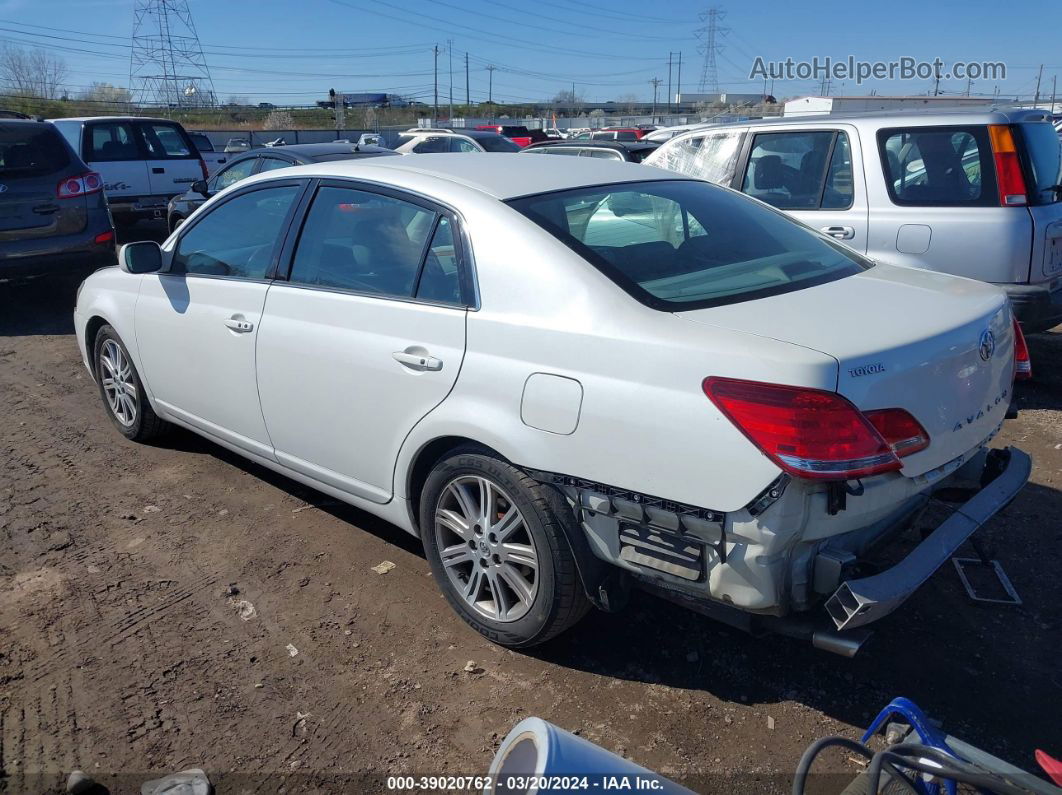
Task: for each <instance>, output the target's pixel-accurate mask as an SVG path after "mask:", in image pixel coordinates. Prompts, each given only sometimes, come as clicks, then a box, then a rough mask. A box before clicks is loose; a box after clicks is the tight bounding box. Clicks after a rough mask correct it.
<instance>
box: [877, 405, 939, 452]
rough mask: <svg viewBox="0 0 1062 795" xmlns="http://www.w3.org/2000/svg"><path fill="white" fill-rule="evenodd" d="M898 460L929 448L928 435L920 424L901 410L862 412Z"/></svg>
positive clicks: (908, 413)
mask: <svg viewBox="0 0 1062 795" xmlns="http://www.w3.org/2000/svg"><path fill="white" fill-rule="evenodd" d="M864 416H865V417H866V418H867V419H868V420H870V424H871V425H873V426H874V428H875V430H877V432H878V433H880V434H881V438H882V439H884V440H885V443H886V444H888V445H889V447H890V448H891V449H892V451H893V452H894V453H896V456H897V457H898V458H903V457H904V456H905V455H911V454H912V453H917V452H919V451H920V450H925V449H926V448H927V447H929V434H928V433H926V429H925V428H923V427H922V424H921V423H920V422H919V421H918V420H916V419H915V418H914V417H912V416H911V414H910V412H908V411H904V410H903V409H877V410H875V411H867V412H864Z"/></svg>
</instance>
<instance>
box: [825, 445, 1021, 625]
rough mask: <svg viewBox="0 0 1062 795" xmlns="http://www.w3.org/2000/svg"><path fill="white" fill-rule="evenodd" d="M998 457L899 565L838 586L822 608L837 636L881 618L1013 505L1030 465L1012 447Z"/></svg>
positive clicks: (1019, 451) (1000, 452)
mask: <svg viewBox="0 0 1062 795" xmlns="http://www.w3.org/2000/svg"><path fill="white" fill-rule="evenodd" d="M994 453H998V454H999V456H1001V461H1000V463H1001V464H1002V467H1001V470H1000V472H999V474H998V475H997V476H996V477H995V478H994V479H993V480H991V481H990V482H989V483H988V484H987V485H985V486H984V487H983V488H982V489H981V490H980V491H978V492H977V493H976V494H975V495H974V496H973V497H971V498H970V499H969V500H968V501H966V502H965V503H963V504H962V505H960V506H959V507H958V508H957V509H956V510H955V512H954V513H953V514H952V515H951V516H949V517H948V518H947V519H946V520H944V522H942V523H941V524H940V525H939V526H938V527H937V528H936V529H935V530H934V531H933V532H932V533H930V534H929V536H928V537H927V538H926V539H925V540H924V541H923V542H922V543H921V544H919V545H918V546H917V547H915V549H914V551H912V552H911V554H909V555H908V556H907V557H906V558H904V559H903V561H901V562H900V563H898V564H896V565H895V566H893V567H892V568H889V569H886V570H885V571H883V572H880V573H879V574H875V575H872V576H870V577H862V578H860V579H854V580H846V581H845V582H842V583H841V585H840V586H839V587H838V588H837V590H836V591H835V592H834V593H833V595H832V596H831V597H830V598H829V599H827V600H826V604H825V608H826V611H827V612H828V613H829V615H830V618H832V619H833V623H834V624H835V625H836V627H837V629H838V630H850V629H855V628H856V627H862V626H865V625H866V624H870V623H872V622H874V621H877V620H879V619H881V618H884V617H885V616H887V615H888V614H889V613H891V612H892V611H893V610H895V609H896V608H897V607H899V606H900V605H901V604H903V602H904V601H905V600H906V599H907V598H908V597H909V596H910V595H911V594H913V593H914V592H915V591H916V590H917V589H918V588H919V587H920V586H921V585H922V584H923V583H924V582H925V581H926V580H928V579H929V577H930V576H932V574H933V572H935V571H936V570H937V569H938V568H940V567H941V566H942V565H943V564H944V563H945V562H946V561H947V560H948V558H950V557H951V556H952V554H953V553H954V552H955V550H956V549H957V548H958V547H959V546H960V545H961V544H962V543H963V542H964V541H966V539H968V538H969V537H970V536H971V535H972V534H973V533H974V531H976V530H977V529H978V528H979V527H981V525H983V524H984V523H985V522H987V521H988V520H989V519H991V518H992V516H994V515H995V514H996V513H997V512H998V511H1000V510H1001V509H1003V508H1004V507H1006V505H1007V504H1008V503H1009V502H1010V501H1011V500H1013V499H1014V497H1015V496H1016V495H1017V494H1018V492H1019V491H1021V489H1022V488H1023V487H1024V486H1025V484H1026V483H1027V482H1028V480H1029V475H1030V473H1031V472H1032V459H1030V458H1029V456H1028V455H1026V454H1025V453H1023V452H1022V451H1021V450H1018V449H1016V448H1013V447H1008V448H1006V449H1005V450H1000V451H994Z"/></svg>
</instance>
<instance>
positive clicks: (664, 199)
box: [509, 180, 870, 312]
mask: <svg viewBox="0 0 1062 795" xmlns="http://www.w3.org/2000/svg"><path fill="white" fill-rule="evenodd" d="M509 204H510V205H511V206H512V207H513V208H515V209H516V210H518V211H519V212H521V213H522V214H524V215H525V216H527V217H528V218H529V219H531V220H532V221H534V222H535V223H536V224H538V225H539V226H541V227H542V228H543V229H545V230H546V231H548V232H550V233H551V234H552V235H553V236H555V237H556V238H557V239H558V240H560V241H561V242H563V243H564V244H565V245H567V246H568V247H569V248H571V249H572V250H573V251H575V252H576V253H578V254H579V255H580V256H582V257H583V258H585V259H586V260H587V261H589V262H590V263H591V264H593V265H595V266H596V267H597V268H598V269H599V270H601V271H602V272H603V273H604V274H605V275H606V276H608V277H609V278H611V279H612V280H613V281H614V282H616V284H618V285H619V286H620V287H622V288H623V289H624V290H626V291H627V292H628V293H630V294H631V295H632V296H634V297H635V298H637V299H638V300H639V301H641V302H642V303H644V304H646V305H648V306H651V307H654V308H656V309H661V310H664V311H668V312H675V311H681V310H684V309H699V308H702V307H706V306H716V305H720V304H730V303H737V302H740V301H748V300H752V299H754V298H763V297H766V296H769V295H777V294H780V293H786V292H791V291H793V290H800V289H803V288H805V287H811V286H813V285H816V284H823V283H825V282H829V281H834V280H836V279H840V278H844V277H845V276H851V275H853V274H856V273H859V272H861V271H862V270H864V269H866V268H868V267H870V263H868V262H867V261H866V260H864V259H863V258H862V257H860V256H859V255H857V254H855V253H854V252H852V251H850V250H849V249H846V248H844V247H843V246H841V245H840V244H835V243H833V242H831V241H829V240H827V239H825V238H824V237H822V236H820V235H818V234H816V233H814V232H812V231H811V230H809V229H807V228H806V227H804V226H803V225H801V224H798V223H796V222H794V221H792V220H790V219H789V218H787V217H786V216H784V215H783V214H782V213H780V212H779V211H777V210H773V209H770V208H768V207H765V206H764V205H762V204H760V203H759V202H756V201H753V200H751V199H748V198H746V197H744V196H740V195H737V194H734V193H731V192H729V191H725V190H722V189H720V188H717V187H714V186H712V185H708V184H705V183H703V182H692V181H690V182H687V181H685V180H668V181H660V182H632V183H624V184H618V185H605V186H600V187H593V188H579V189H576V190H568V191H558V192H555V193H545V194H539V195H537V196H528V197H525V198H521V199H513V200H511V201H510V202H509Z"/></svg>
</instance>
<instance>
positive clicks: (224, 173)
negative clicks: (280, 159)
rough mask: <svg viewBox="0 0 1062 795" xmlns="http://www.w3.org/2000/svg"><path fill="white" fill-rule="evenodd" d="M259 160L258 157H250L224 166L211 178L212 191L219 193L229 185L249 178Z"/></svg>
mask: <svg viewBox="0 0 1062 795" xmlns="http://www.w3.org/2000/svg"><path fill="white" fill-rule="evenodd" d="M257 162H258V158H257V157H248V158H247V159H246V160H240V161H238V162H236V163H233V164H232V165H230V166H227V167H226V168H223V169H222V170H221V171H219V172H218V173H217V174H215V175H214V176H213V177H212V178H211V180H210V181H211V185H210V192H211V193H217V192H218V191H222V190H225V188H227V187H229V185H235V184H236V183H237V182H239V181H240V180H241V179H247V178H248V177H249V176H251V174H252V173H253V172H254V167H255V164H256V163H257Z"/></svg>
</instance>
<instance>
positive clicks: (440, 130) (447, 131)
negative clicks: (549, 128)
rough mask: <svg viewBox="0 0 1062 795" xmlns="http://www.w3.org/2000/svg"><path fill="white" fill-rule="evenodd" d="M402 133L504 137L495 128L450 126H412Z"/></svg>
mask: <svg viewBox="0 0 1062 795" xmlns="http://www.w3.org/2000/svg"><path fill="white" fill-rule="evenodd" d="M400 134H401V135H467V136H468V137H469V138H504V137H505V136H504V135H498V133H496V132H494V131H493V130H466V129H464V128H460V129H456V130H455V129H452V128H449V127H411V128H410V129H408V130H406V131H405V132H404V133H400Z"/></svg>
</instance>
